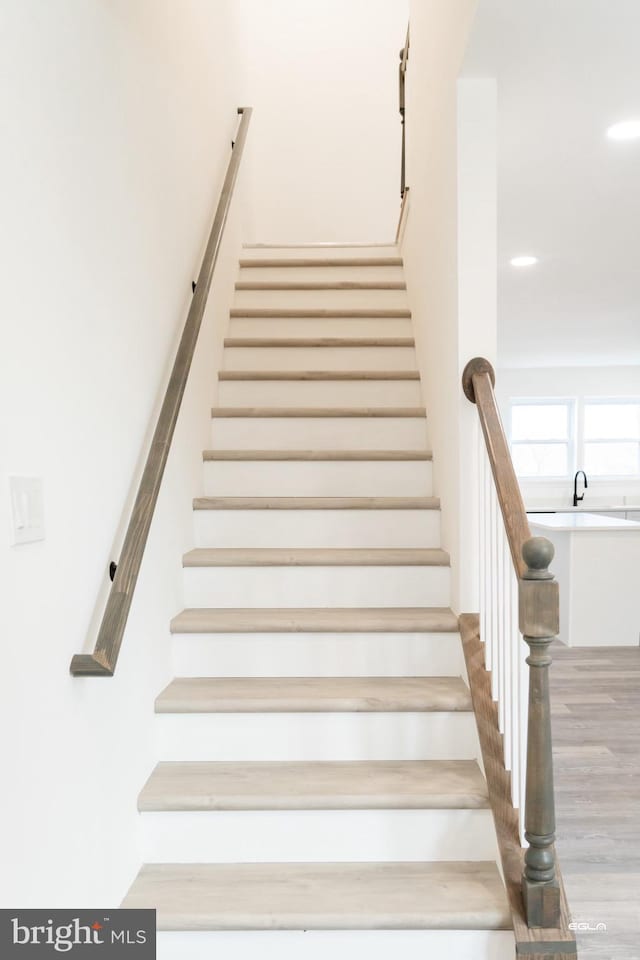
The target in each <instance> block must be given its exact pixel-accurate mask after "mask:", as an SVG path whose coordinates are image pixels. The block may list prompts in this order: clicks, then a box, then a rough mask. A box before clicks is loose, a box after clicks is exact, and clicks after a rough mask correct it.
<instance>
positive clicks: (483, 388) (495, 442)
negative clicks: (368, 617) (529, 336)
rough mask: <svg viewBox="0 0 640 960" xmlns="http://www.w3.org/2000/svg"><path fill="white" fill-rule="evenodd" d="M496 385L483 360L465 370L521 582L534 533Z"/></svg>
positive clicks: (464, 381) (464, 385)
mask: <svg viewBox="0 0 640 960" xmlns="http://www.w3.org/2000/svg"><path fill="white" fill-rule="evenodd" d="M495 382H496V378H495V373H494V371H493V367H492V366H491V364H490V363H489V361H488V360H485V359H484V358H483V357H474V359H473V360H470V361H469V363H468V364H467V365H466V367H465V368H464V373H463V374H462V388H463V390H464V393H465V396H466V397H467V399H468V400H471V402H472V403H475V405H476V407H477V408H478V416H479V418H480V424H481V426H482V433H483V435H484V440H485V444H486V447H487V454H488V456H489V463H490V464H491V472H492V474H493V480H494V483H495V486H496V492H497V494H498V502H499V504H500V510H501V512H502V519H503V521H504V527H505V531H506V534H507V540H508V543H509V551H510V553H511V559H512V560H513V567H514V570H515V571H516V574H517V575H518V578H519V579H521V578H522V577H523V576H524V574H525V572H526V569H527V565H526V563H525V562H524V560H523V558H522V548H523V546H524V544H525V543H526V541H527V540H530V539H531V530H530V529H529V521H528V520H527V512H526V510H525V506H524V502H523V500H522V494H521V492H520V485H519V484H518V480H517V477H516V473H515V470H514V469H513V461H512V460H511V453H510V452H509V444H508V443H507V438H506V436H505V432H504V427H503V426H502V420H501V418H500V412H499V410H498V404H497V403H496V397H495V393H494V392H493V388H494V386H495Z"/></svg>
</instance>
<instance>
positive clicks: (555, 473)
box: [511, 400, 574, 477]
mask: <svg viewBox="0 0 640 960" xmlns="http://www.w3.org/2000/svg"><path fill="white" fill-rule="evenodd" d="M573 421H574V413H573V402H572V401H571V400H513V401H512V402H511V455H512V457H513V463H514V466H515V470H516V473H517V474H518V476H520V477H566V476H568V475H569V473H570V471H571V470H572V468H573V457H572V447H573V434H574V430H573Z"/></svg>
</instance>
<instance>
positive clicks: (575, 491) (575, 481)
mask: <svg viewBox="0 0 640 960" xmlns="http://www.w3.org/2000/svg"><path fill="white" fill-rule="evenodd" d="M580 474H582V476H583V477H584V487H583V489H582V496H581V497H579V496H578V477H579V476H580ZM588 486H589V484H588V483H587V475H586V473H585V472H584V470H578V471H577V472H576V475H575V477H574V478H573V505H574V507H577V506H578V503H579V501H580V500H584V491H585V490H586V489H587V487H588Z"/></svg>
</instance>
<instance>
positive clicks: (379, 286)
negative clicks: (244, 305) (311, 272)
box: [236, 280, 407, 290]
mask: <svg viewBox="0 0 640 960" xmlns="http://www.w3.org/2000/svg"><path fill="white" fill-rule="evenodd" d="M406 289H407V285H406V283H405V282H404V281H403V280H238V282H237V283H236V290H406Z"/></svg>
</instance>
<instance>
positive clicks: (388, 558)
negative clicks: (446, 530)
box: [182, 547, 449, 567]
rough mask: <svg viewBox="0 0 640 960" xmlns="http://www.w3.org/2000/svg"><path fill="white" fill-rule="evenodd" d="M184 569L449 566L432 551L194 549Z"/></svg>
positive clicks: (441, 554)
mask: <svg viewBox="0 0 640 960" xmlns="http://www.w3.org/2000/svg"><path fill="white" fill-rule="evenodd" d="M182 565H183V566H184V567H341V566H345V567H354V566H355V567H359V566H360V567H374V566H388V567H403V566H404V567H417V566H425V567H435V566H441V567H443V566H444V567H446V566H449V554H448V553H446V552H445V551H444V550H439V549H436V548H423V549H371V548H360V549H350V548H339V547H338V548H330V547H326V548H314V547H312V548H292V547H254V548H250V547H197V548H196V549H195V550H189V552H188V553H186V554H185V555H184V557H183V558H182Z"/></svg>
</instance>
